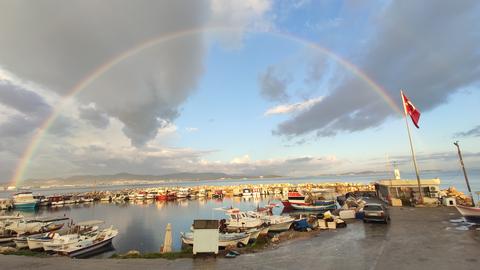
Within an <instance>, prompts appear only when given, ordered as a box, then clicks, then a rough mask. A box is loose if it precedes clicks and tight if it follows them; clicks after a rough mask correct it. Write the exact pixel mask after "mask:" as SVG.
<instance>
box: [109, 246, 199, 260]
mask: <svg viewBox="0 0 480 270" xmlns="http://www.w3.org/2000/svg"><path fill="white" fill-rule="evenodd" d="M192 257H193V254H192V249H191V248H189V249H184V250H182V251H176V252H168V253H157V252H152V253H143V254H123V255H122V254H116V253H115V254H113V255H112V256H110V258H112V259H167V260H175V259H181V258H192Z"/></svg>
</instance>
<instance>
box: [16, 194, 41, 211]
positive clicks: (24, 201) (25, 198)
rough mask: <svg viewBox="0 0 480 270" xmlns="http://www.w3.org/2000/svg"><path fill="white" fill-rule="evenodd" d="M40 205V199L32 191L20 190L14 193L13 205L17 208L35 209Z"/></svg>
mask: <svg viewBox="0 0 480 270" xmlns="http://www.w3.org/2000/svg"><path fill="white" fill-rule="evenodd" d="M37 206H38V200H37V199H35V198H34V197H33V195H32V192H20V193H17V194H15V195H13V207H14V208H16V209H35V208H36V207H37Z"/></svg>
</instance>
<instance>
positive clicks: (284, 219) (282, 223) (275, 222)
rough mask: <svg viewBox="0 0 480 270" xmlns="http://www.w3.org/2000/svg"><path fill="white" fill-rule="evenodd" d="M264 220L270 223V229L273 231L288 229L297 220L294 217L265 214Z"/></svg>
mask: <svg viewBox="0 0 480 270" xmlns="http://www.w3.org/2000/svg"><path fill="white" fill-rule="evenodd" d="M263 220H264V221H266V222H267V224H268V225H270V229H269V231H271V232H282V231H288V230H289V229H290V227H291V226H292V223H293V222H294V221H295V219H294V218H292V217H288V216H278V215H272V216H265V217H264V219H263Z"/></svg>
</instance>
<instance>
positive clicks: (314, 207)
mask: <svg viewBox="0 0 480 270" xmlns="http://www.w3.org/2000/svg"><path fill="white" fill-rule="evenodd" d="M292 208H293V209H295V210H305V211H326V210H335V209H337V206H336V205H335V204H330V205H301V204H292Z"/></svg>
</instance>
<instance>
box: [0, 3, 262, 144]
mask: <svg viewBox="0 0 480 270" xmlns="http://www.w3.org/2000/svg"><path fill="white" fill-rule="evenodd" d="M1 5H2V7H1V8H0V33H1V35H0V61H1V63H0V64H1V65H2V66H5V67H8V70H9V71H11V72H13V73H15V74H16V75H18V76H20V77H22V78H28V79H29V80H32V81H34V82H36V83H38V84H41V85H42V86H45V87H46V88H48V89H50V90H52V91H55V92H56V93H58V94H59V95H61V96H63V95H65V94H67V93H68V92H69V91H71V89H72V88H73V87H74V86H75V85H76V84H77V83H79V82H81V81H82V80H83V79H84V78H85V77H86V76H87V75H88V74H92V72H94V71H95V70H96V69H97V68H98V67H99V66H101V65H103V64H104V63H107V62H109V61H111V59H114V58H115V57H116V56H117V55H121V54H122V53H124V52H126V51H128V50H130V49H131V48H134V47H136V46H138V45H139V44H144V42H145V41H146V40H152V39H153V38H157V37H167V36H169V35H171V34H174V33H179V32H181V31H185V30H190V29H199V28H204V27H209V26H212V25H214V24H215V25H228V26H230V27H236V28H238V29H240V32H241V30H242V29H243V28H245V27H250V26H251V25H254V24H256V22H259V21H262V20H263V14H264V13H265V12H266V11H267V10H268V9H269V7H270V1H266V0H257V1H254V0H251V1H233V2H231V3H228V4H227V3H226V2H224V1H208V0H204V1H201V0H200V1H187V0H178V1H171V2H170V1H169V2H165V1H153V2H152V1H147V0H145V1H140V0H139V1H135V3H134V4H132V2H131V1H129V0H118V1H100V2H99V1H88V0H87V1H85V0H74V1H71V2H69V3H68V4H66V3H63V2H62V1H57V0H46V1H41V2H35V3H31V2H30V1H22V0H19V1H15V2H9V3H2V4H1ZM112 10H114V12H112ZM212 10H213V11H212ZM87 18H88V19H87ZM237 41H238V40H237ZM206 53H207V48H206V41H205V36H204V35H203V34H201V33H193V34H190V35H186V36H182V37H180V38H176V39H172V40H169V41H167V42H163V43H161V44H158V45H156V46H152V47H150V48H148V49H145V50H143V51H141V52H138V53H136V54H134V55H132V56H131V57H128V58H127V59H124V60H123V61H121V62H119V63H118V64H116V65H115V66H114V67H112V68H111V69H109V70H108V71H107V72H105V73H104V74H102V75H101V76H100V77H98V78H97V79H96V80H95V81H93V82H92V84H90V85H89V86H88V87H87V88H86V89H85V90H84V91H83V92H82V93H80V94H79V95H77V96H76V99H77V100H78V101H79V103H81V104H82V103H83V104H90V103H92V102H93V103H95V104H96V109H97V110H98V111H102V112H105V113H106V114H108V115H109V116H110V117H112V118H116V119H118V120H120V121H121V122H122V123H123V124H124V128H123V132H124V134H125V135H126V136H128V137H129V138H130V140H131V143H132V144H133V145H135V146H139V147H140V146H142V145H144V144H145V143H146V142H148V141H149V140H151V139H153V138H155V136H156V134H157V132H158V130H159V129H161V128H163V127H165V126H166V125H165V122H172V121H174V120H175V119H176V118H177V117H178V116H179V110H178V108H179V107H180V106H181V105H182V104H183V102H184V101H185V100H186V99H187V97H188V96H189V95H191V93H192V92H193V91H194V90H195V89H196V87H197V84H198V83H199V80H200V78H201V76H202V74H203V72H204V59H205V55H206ZM83 113H84V115H83V116H84V117H90V118H92V117H95V116H93V115H92V111H91V110H90V112H89V113H90V115H89V116H86V115H85V113H87V112H85V111H84V112H83ZM97 118H98V115H97ZM94 124H95V125H99V126H103V125H104V124H105V118H103V120H101V122H98V121H96V122H94Z"/></svg>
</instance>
